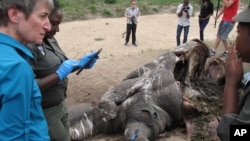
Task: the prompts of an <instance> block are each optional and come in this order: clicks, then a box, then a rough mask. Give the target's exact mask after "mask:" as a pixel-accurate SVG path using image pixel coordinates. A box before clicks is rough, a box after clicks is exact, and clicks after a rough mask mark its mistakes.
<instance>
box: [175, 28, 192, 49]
mask: <svg viewBox="0 0 250 141" xmlns="http://www.w3.org/2000/svg"><path fill="white" fill-rule="evenodd" d="M183 28H184V38H183V43H186V42H187V38H188V32H189V25H188V26H182V25H179V24H178V26H177V36H176V40H177V46H179V45H180V43H181V41H180V37H181V32H182V29H183Z"/></svg>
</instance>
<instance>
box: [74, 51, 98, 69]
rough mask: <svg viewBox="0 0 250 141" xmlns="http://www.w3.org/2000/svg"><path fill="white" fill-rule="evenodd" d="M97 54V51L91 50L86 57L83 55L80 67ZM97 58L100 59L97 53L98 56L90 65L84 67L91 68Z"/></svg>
mask: <svg viewBox="0 0 250 141" xmlns="http://www.w3.org/2000/svg"><path fill="white" fill-rule="evenodd" d="M95 54H96V53H95V52H91V53H89V54H87V55H85V56H84V57H82V58H81V59H80V60H79V64H78V66H79V67H80V68H82V67H83V66H84V65H85V64H87V63H88V62H89V60H90V59H91V58H93V57H94V56H95ZM97 59H99V56H98V55H97V56H96V57H95V58H94V59H93V60H92V61H91V62H90V64H89V65H88V66H86V68H84V69H91V68H92V67H93V66H94V64H95V62H96V60H97Z"/></svg>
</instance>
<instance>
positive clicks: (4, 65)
mask: <svg viewBox="0 0 250 141" xmlns="http://www.w3.org/2000/svg"><path fill="white" fill-rule="evenodd" d="M30 57H32V54H31V52H30V51H29V49H28V48H26V47H25V46H23V45H22V44H21V43H20V42H18V41H16V40H15V39H13V38H12V37H10V36H8V35H5V34H2V33H0V62H1V63H0V140H1V141H12V140H15V141H49V135H48V127H47V123H46V120H45V117H44V114H43V111H42V108H41V93H40V91H39V88H38V86H37V83H36V82H35V79H34V73H33V71H32V69H31V67H30V65H29V62H28V61H29V60H28V59H29V58H30Z"/></svg>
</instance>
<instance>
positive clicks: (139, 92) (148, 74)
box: [69, 40, 223, 141]
mask: <svg viewBox="0 0 250 141" xmlns="http://www.w3.org/2000/svg"><path fill="white" fill-rule="evenodd" d="M208 57H209V49H208V47H207V46H206V45H205V44H203V43H202V42H200V41H199V40H193V41H190V42H189V43H187V44H185V45H183V46H179V47H177V48H174V49H173V50H171V51H169V52H167V53H165V54H163V55H161V56H160V57H159V58H157V59H156V60H153V61H152V62H149V63H147V64H145V65H143V66H142V67H140V68H138V69H136V70H134V71H133V72H131V73H129V74H128V75H127V76H126V77H125V78H124V79H123V81H122V82H121V83H120V84H118V85H117V86H115V87H114V88H113V89H111V90H110V91H108V92H106V93H105V94H104V95H103V97H102V98H101V100H100V102H99V104H98V105H97V106H95V107H93V109H91V110H92V112H89V111H91V110H89V111H86V112H82V116H81V117H82V118H81V120H79V118H78V120H77V121H78V123H77V122H76V124H75V125H78V126H75V125H74V126H72V125H70V130H71V133H70V134H71V137H72V139H74V140H82V139H86V138H89V137H91V136H93V135H96V134H100V133H115V132H124V137H125V140H134V141H139V140H142V141H146V140H154V139H155V138H156V137H157V136H158V135H159V134H161V133H163V132H164V131H171V130H173V129H175V128H176V127H177V126H178V125H179V124H181V123H182V122H183V109H182V104H183V95H184V93H185V94H186V93H188V94H190V95H193V93H192V92H194V90H193V89H192V88H191V84H192V82H193V81H197V80H198V79H200V78H202V79H203V78H209V79H215V80H217V78H216V77H215V76H217V75H210V72H211V71H207V70H206V71H205V70H204V69H205V64H206V60H207V58H208ZM211 62H213V61H211ZM207 66H210V65H209V64H208V65H207ZM206 68H209V67H206ZM210 68H211V67H210ZM212 70H213V69H212ZM212 72H214V71H212ZM215 72H223V71H215ZM211 76H213V78H212V77H211ZM181 84H183V85H182V86H184V87H183V88H181V87H180V85H181ZM195 92H196V93H197V95H200V91H197V90H195ZM76 111H77V110H76ZM86 113H87V114H86ZM70 114H71V111H70V112H69V115H70ZM86 115H87V116H86ZM87 121H91V122H92V124H91V125H93V126H89V124H86V123H87ZM79 125H81V126H79ZM82 125H88V126H82ZM83 127H84V130H82V129H83ZM87 130H89V131H87ZM73 135H74V136H73ZM77 135H78V136H77Z"/></svg>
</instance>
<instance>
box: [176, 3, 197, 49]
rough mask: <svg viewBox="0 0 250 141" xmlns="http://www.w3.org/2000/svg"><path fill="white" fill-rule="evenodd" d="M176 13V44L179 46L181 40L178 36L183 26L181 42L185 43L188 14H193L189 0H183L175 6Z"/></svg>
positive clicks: (188, 23) (188, 24)
mask: <svg viewBox="0 0 250 141" xmlns="http://www.w3.org/2000/svg"><path fill="white" fill-rule="evenodd" d="M176 14H177V16H178V25H177V35H176V40H177V46H179V45H180V42H181V41H180V37H181V32H182V30H183V28H184V38H183V43H186V42H187V38H188V32H189V26H190V22H189V19H190V16H192V14H193V7H192V6H191V5H190V4H189V0H184V1H183V4H180V5H179V6H178V7H177V10H176Z"/></svg>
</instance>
